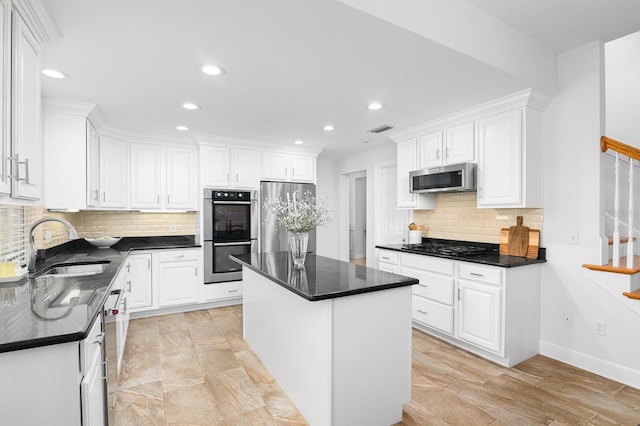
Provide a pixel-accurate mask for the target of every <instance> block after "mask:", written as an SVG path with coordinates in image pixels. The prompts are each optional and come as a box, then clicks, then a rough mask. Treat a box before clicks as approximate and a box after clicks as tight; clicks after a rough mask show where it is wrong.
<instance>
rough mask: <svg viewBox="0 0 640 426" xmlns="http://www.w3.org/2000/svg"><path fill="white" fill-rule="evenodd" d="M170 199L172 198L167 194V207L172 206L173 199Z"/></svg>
mask: <svg viewBox="0 0 640 426" xmlns="http://www.w3.org/2000/svg"><path fill="white" fill-rule="evenodd" d="M169 197H171V196H170V195H168V194H167V205H169V204H171V199H170V198H169Z"/></svg>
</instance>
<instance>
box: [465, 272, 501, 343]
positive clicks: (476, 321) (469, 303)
mask: <svg viewBox="0 0 640 426" xmlns="http://www.w3.org/2000/svg"><path fill="white" fill-rule="evenodd" d="M500 272H501V271H500V270H497V269H495V268H490V267H484V266H479V265H472V264H461V265H460V279H459V282H458V337H459V338H460V339H462V340H465V341H467V342H469V343H471V344H473V345H476V346H479V347H482V348H485V349H487V350H490V351H493V352H497V353H503V348H502V316H503V309H502V286H501V274H500Z"/></svg>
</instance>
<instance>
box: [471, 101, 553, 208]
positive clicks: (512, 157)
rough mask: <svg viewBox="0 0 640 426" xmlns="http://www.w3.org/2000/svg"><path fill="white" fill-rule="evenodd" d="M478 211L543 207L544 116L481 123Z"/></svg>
mask: <svg viewBox="0 0 640 426" xmlns="http://www.w3.org/2000/svg"><path fill="white" fill-rule="evenodd" d="M478 207H491V208H493V207H497V208H506V207H511V208H513V207H523V208H539V207H542V112H540V111H538V110H535V109H533V108H518V109H514V110H510V111H506V112H501V113H498V114H494V115H491V116H489V117H484V118H481V119H480V120H478Z"/></svg>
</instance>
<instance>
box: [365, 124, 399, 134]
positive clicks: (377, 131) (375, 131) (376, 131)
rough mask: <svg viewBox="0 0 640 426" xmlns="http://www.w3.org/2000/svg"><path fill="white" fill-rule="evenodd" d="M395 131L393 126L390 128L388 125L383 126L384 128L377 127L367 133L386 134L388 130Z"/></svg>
mask: <svg viewBox="0 0 640 426" xmlns="http://www.w3.org/2000/svg"><path fill="white" fill-rule="evenodd" d="M391 129H393V126H390V125H388V124H383V125H382V126H378V127H375V128H373V129H371V130H367V132H369V133H382V132H386V131H387V130H391Z"/></svg>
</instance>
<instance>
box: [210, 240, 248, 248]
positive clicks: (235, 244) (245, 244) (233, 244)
mask: <svg viewBox="0 0 640 426" xmlns="http://www.w3.org/2000/svg"><path fill="white" fill-rule="evenodd" d="M250 244H251V241H238V242H236V243H213V246H214V247H225V246H248V245H250Z"/></svg>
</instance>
